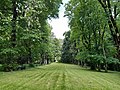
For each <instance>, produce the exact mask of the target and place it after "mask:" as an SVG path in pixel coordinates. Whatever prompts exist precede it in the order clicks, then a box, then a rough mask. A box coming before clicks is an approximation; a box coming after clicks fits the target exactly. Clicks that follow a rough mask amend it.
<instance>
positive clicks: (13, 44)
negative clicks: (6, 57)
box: [11, 0, 17, 48]
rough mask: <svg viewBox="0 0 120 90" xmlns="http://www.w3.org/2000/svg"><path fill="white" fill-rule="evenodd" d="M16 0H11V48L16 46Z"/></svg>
mask: <svg viewBox="0 0 120 90" xmlns="http://www.w3.org/2000/svg"><path fill="white" fill-rule="evenodd" d="M16 3H17V2H16V0H12V7H13V8H12V9H13V10H12V12H13V18H12V31H11V42H12V48H14V47H15V46H16V20H17V10H16V9H17V5H16Z"/></svg>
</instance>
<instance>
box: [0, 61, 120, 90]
mask: <svg viewBox="0 0 120 90" xmlns="http://www.w3.org/2000/svg"><path fill="white" fill-rule="evenodd" d="M0 90H120V72H109V73H102V72H94V71H90V70H87V69H84V68H81V67H79V66H76V65H70V64H61V63H52V64H50V65H46V66H40V67H37V68H34V69H28V70H23V71H16V72H0Z"/></svg>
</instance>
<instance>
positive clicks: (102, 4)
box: [61, 0, 120, 72]
mask: <svg viewBox="0 0 120 90" xmlns="http://www.w3.org/2000/svg"><path fill="white" fill-rule="evenodd" d="M65 7H66V11H65V16H67V17H68V19H69V26H70V31H68V32H66V33H65V39H64V43H63V49H62V58H61V61H62V62H64V63H75V64H80V65H82V66H84V65H88V66H90V67H91V69H92V70H98V71H101V69H104V70H105V72H107V71H108V69H111V70H120V27H119V26H120V13H119V12H120V2H119V0H70V1H69V3H68V4H66V6H65Z"/></svg>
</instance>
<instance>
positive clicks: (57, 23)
mask: <svg viewBox="0 0 120 90" xmlns="http://www.w3.org/2000/svg"><path fill="white" fill-rule="evenodd" d="M68 1H69V0H63V3H64V4H63V5H62V6H61V7H60V12H59V18H58V19H52V20H49V21H48V22H49V23H50V25H51V26H52V28H53V29H52V32H54V34H55V36H56V37H57V38H60V39H64V36H63V33H64V32H65V31H68V30H69V27H68V18H67V17H63V16H64V11H65V7H64V5H65V3H67V2H68Z"/></svg>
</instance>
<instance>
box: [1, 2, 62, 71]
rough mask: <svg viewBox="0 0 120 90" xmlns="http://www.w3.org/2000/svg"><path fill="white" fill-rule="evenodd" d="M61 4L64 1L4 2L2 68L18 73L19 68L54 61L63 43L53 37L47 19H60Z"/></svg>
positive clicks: (2, 10)
mask: <svg viewBox="0 0 120 90" xmlns="http://www.w3.org/2000/svg"><path fill="white" fill-rule="evenodd" d="M61 3H62V1H61V0H0V57H1V58H0V64H2V65H3V70H4V71H11V70H16V69H17V68H16V67H17V66H18V65H23V64H34V63H39V64H48V63H50V62H51V61H54V57H55V56H54V55H53V54H55V53H56V52H52V51H53V50H54V49H57V44H59V41H58V39H56V38H55V37H53V36H52V35H51V34H52V32H51V30H52V28H51V27H50V25H49V24H48V22H47V19H48V18H49V19H51V18H57V17H58V12H59V7H60V4H61ZM53 41H56V43H57V44H55V43H52V42H53ZM51 44H53V45H54V47H52V46H53V45H51ZM51 52H52V53H51ZM57 53H58V52H57ZM57 53H56V54H57Z"/></svg>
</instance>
